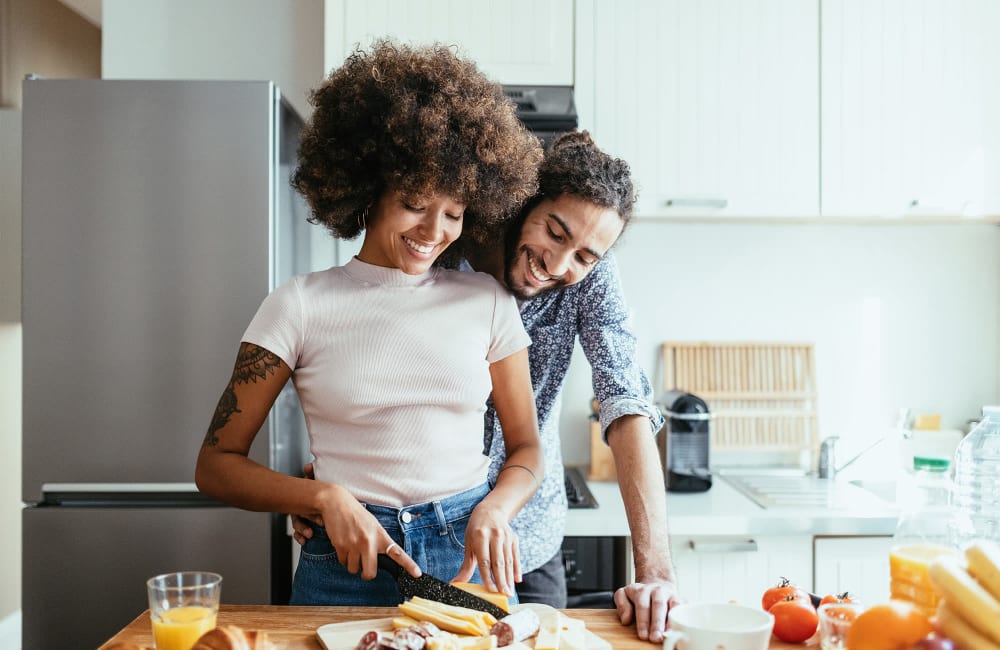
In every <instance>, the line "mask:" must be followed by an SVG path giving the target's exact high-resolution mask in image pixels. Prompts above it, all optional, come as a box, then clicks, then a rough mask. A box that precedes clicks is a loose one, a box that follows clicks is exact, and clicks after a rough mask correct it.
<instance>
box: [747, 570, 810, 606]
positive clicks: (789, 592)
mask: <svg viewBox="0 0 1000 650" xmlns="http://www.w3.org/2000/svg"><path fill="white" fill-rule="evenodd" d="M788 596H795V597H796V598H799V599H805V601H806V602H809V592H808V591H806V590H805V589H802V588H800V587H796V586H795V585H793V584H792V583H791V581H790V580H789V579H788V578H781V580H780V581H779V582H778V584H777V585H776V586H774V587H770V588H769V589H767V591H765V592H764V596H763V597H762V598H761V599H760V606H761V607H763V608H764V610H765V611H767V610H770V609H771V605H773V604H775V603H776V602H778V601H779V600H784V599H785V598H787V597H788ZM810 604H811V603H810Z"/></svg>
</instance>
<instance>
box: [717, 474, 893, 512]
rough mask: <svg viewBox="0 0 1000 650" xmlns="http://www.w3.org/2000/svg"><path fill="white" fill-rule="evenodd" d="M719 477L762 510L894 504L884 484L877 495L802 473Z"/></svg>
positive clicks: (850, 484)
mask: <svg viewBox="0 0 1000 650" xmlns="http://www.w3.org/2000/svg"><path fill="white" fill-rule="evenodd" d="M719 475H720V476H721V477H722V479H723V480H724V481H726V482H727V483H729V484H730V485H732V486H733V487H734V488H736V489H737V490H738V491H739V492H741V493H742V494H743V495H745V496H746V497H747V498H749V499H750V500H752V501H753V502H754V503H756V504H757V505H758V506H760V507H761V508H766V509H774V508H824V509H827V510H853V509H858V508H864V507H870V506H871V505H872V497H873V496H874V497H875V498H877V499H878V500H880V501H883V502H885V503H886V505H888V504H892V503H894V502H895V487H894V486H893V489H892V492H891V495H890V493H889V492H888V490H887V488H886V487H885V486H884V485H879V486H878V487H879V488H880V490H881V491H880V492H876V490H874V489H868V488H867V487H866V486H865V485H859V484H858V482H856V481H835V480H830V479H825V478H817V477H816V476H813V475H810V474H806V473H805V472H802V471H801V470H779V471H773V470H765V471H757V470H752V471H746V472H744V471H735V472H734V471H724V472H720V473H719ZM873 485H874V484H873Z"/></svg>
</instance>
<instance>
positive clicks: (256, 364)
mask: <svg viewBox="0 0 1000 650" xmlns="http://www.w3.org/2000/svg"><path fill="white" fill-rule="evenodd" d="M280 364H281V359H279V358H278V355H276V354H274V353H273V352H271V351H270V350H265V349H264V348H262V347H260V346H257V345H253V344H252V343H244V344H243V345H241V346H240V352H239V354H238V355H237V356H236V365H235V367H234V368H233V376H232V377H231V378H230V379H229V384H228V385H227V386H226V389H225V390H224V391H222V397H220V398H219V404H218V406H216V407H215V415H213V416H212V423H211V424H210V425H209V427H208V432H207V433H206V434H205V442H204V446H206V447H214V446H216V445H218V444H219V436H218V435H216V432H217V431H218V430H219V429H221V428H222V427H224V426H226V424H227V423H228V422H229V418H230V417H231V416H232V415H233V413H240V412H241V411H240V409H239V408H238V407H237V405H236V390H235V386H236V384H248V383H250V382H254V383H257V380H258V379H266V378H267V375H268V374H269V373H270V374H274V372H275V369H276V368H277V367H278V366H279V365H280Z"/></svg>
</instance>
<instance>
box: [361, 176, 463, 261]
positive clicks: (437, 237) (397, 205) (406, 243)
mask: <svg viewBox="0 0 1000 650" xmlns="http://www.w3.org/2000/svg"><path fill="white" fill-rule="evenodd" d="M464 213H465V204H464V203H460V202H459V201H457V200H455V199H452V198H451V197H447V196H433V197H431V198H429V199H421V200H411V199H409V198H407V197H404V196H403V195H402V194H400V193H399V192H396V191H394V190H386V191H385V192H383V193H382V196H381V197H380V198H379V200H378V201H377V202H376V203H375V204H374V205H373V206H372V208H371V210H369V214H368V216H367V217H366V221H367V224H366V227H365V240H364V243H363V244H362V245H361V251H360V252H359V253H358V259H360V260H361V261H362V262H366V263H368V264H374V265H375V266H383V267H386V268H393V269H399V270H401V271H403V272H404V273H408V274H410V275H419V274H421V273H426V272H427V271H429V270H430V268H431V265H432V264H433V263H434V261H435V260H436V259H437V258H438V257H440V255H441V253H443V252H444V250H445V249H446V248H448V246H449V245H450V244H451V243H452V242H453V241H455V240H456V239H458V237H459V235H461V234H462V218H463V215H464Z"/></svg>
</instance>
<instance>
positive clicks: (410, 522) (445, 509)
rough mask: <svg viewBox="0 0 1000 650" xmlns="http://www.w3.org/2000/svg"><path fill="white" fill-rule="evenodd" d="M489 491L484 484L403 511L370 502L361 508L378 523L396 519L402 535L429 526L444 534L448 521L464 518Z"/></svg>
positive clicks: (407, 507)
mask: <svg viewBox="0 0 1000 650" xmlns="http://www.w3.org/2000/svg"><path fill="white" fill-rule="evenodd" d="M489 492H490V487H489V485H488V484H486V483H483V484H482V485H478V486H476V487H474V488H470V489H468V490H465V491H464V492H459V493H458V494H453V495H451V496H449V497H445V498H443V499H439V500H436V501H428V502H426V503H418V504H415V505H412V506H405V507H403V508H393V507H390V506H379V505H374V504H371V503H363V504H362V505H364V507H365V508H366V509H367V510H368V512H370V513H372V514H373V515H375V517H376V518H377V519H379V520H380V521H385V520H387V519H388V520H390V521H391V520H395V521H396V523H397V524H398V526H399V528H400V530H401V531H402V532H403V533H406V532H408V531H411V530H417V529H420V528H431V527H437V528H439V529H440V530H441V531H442V532H443V531H444V530H446V529H447V527H448V522H449V521H451V520H453V519H458V518H461V517H464V516H467V515H468V514H469V513H471V512H472V510H473V508H475V507H476V505H478V504H479V502H480V501H482V500H483V497H485V496H486V495H487V494H489Z"/></svg>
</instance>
